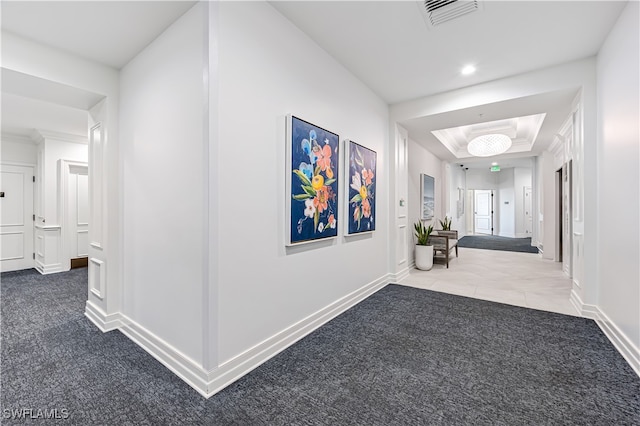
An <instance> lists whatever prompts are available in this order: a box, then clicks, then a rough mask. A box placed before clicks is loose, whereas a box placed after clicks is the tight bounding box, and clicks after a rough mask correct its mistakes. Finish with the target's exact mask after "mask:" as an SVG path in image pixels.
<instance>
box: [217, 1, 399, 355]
mask: <svg viewBox="0 0 640 426" xmlns="http://www.w3.org/2000/svg"><path fill="white" fill-rule="evenodd" d="M219 23H220V30H219V81H220V87H219V111H220V113H219V125H220V127H219V133H218V138H219V141H220V145H219V162H218V164H216V165H214V167H218V168H219V169H218V172H217V173H218V175H219V176H220V177H221V178H223V179H224V184H220V187H219V194H218V197H219V205H220V209H219V217H220V237H219V241H220V257H219V264H220V270H219V274H218V277H219V289H218V291H219V293H218V294H219V309H220V314H219V333H220V334H219V345H220V361H221V362H225V361H228V360H230V359H233V358H234V357H236V356H238V355H239V354H242V353H243V352H244V351H246V350H248V349H249V348H251V347H253V346H254V345H257V344H259V343H260V342H263V341H264V340H265V339H268V338H270V337H272V336H274V335H275V334H276V333H278V332H281V331H284V330H286V329H287V328H288V327H292V326H293V325H295V324H296V323H297V322H299V321H301V320H303V319H305V318H306V317H308V316H310V315H312V314H314V313H316V312H318V311H319V310H321V309H323V308H325V307H327V306H329V305H330V304H334V303H335V302H337V301H338V300H339V299H341V298H343V297H345V296H347V295H349V294H350V293H352V292H354V291H356V290H358V289H360V288H362V287H363V286H365V285H367V284H369V283H372V282H374V281H376V280H378V279H380V278H381V277H384V276H385V275H386V273H387V265H388V260H387V257H388V228H387V223H388V221H389V217H388V211H389V206H388V187H387V185H386V182H387V181H388V180H389V176H388V175H387V171H388V155H389V153H388V134H389V131H388V108H387V106H386V104H385V103H384V102H383V101H382V100H381V99H379V98H378V97H377V96H376V95H374V94H373V93H372V92H371V91H370V90H369V89H368V88H367V87H365V86H364V85H363V84H362V83H361V82H360V81H359V80H358V79H356V78H355V77H354V76H353V75H351V74H350V73H349V72H348V71H346V70H345V69H344V67H343V66H342V65H340V64H339V63H337V62H336V61H335V60H334V59H333V58H332V57H330V56H329V55H328V54H327V53H326V52H325V51H324V50H322V49H321V48H320V47H318V46H317V45H316V44H315V43H314V42H313V41H311V40H310V39H309V38H308V37H307V36H306V35H305V34H303V33H302V32H301V31H300V30H299V29H298V28H296V27H295V26H294V25H293V24H292V23H291V22H289V21H288V20H286V19H285V18H284V17H283V16H281V15H280V14H279V13H278V12H277V11H276V10H274V9H273V8H272V7H271V6H270V5H269V4H267V3H260V2H255V3H244V2H221V3H219ZM288 113H293V114H295V115H297V116H299V117H301V118H303V119H305V120H308V121H311V122H312V123H314V124H316V125H318V126H321V127H324V128H326V129H328V130H331V131H333V132H335V133H337V134H339V135H340V139H341V140H342V139H345V138H348V139H353V140H355V141H356V142H358V143H361V144H363V145H365V146H367V147H369V148H371V149H373V150H375V151H377V155H378V156H377V160H378V173H377V177H378V187H377V201H376V202H377V207H376V209H377V212H378V217H377V221H376V231H375V232H374V233H373V234H370V235H366V236H361V237H355V238H354V237H351V238H349V239H346V238H344V237H340V238H338V239H336V240H333V241H330V242H324V243H313V244H309V245H305V246H299V247H293V248H291V249H285V245H284V244H285V241H284V240H285V230H284V223H285V221H284V217H285V214H286V212H285V199H284V196H285V195H284V194H285V188H284V186H285V172H284V170H285V161H284V158H285V131H284V129H285V127H284V126H285V115H286V114H288ZM341 167H343V166H342V163H341ZM340 173H341V174H342V173H343V170H340ZM341 189H342V188H341ZM343 195H344V194H340V196H341V197H342V196H343ZM340 208H344V203H343V202H342V201H341V204H340ZM341 226H342V225H341ZM340 234H342V230H341V231H340Z"/></svg>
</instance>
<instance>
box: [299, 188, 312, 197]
mask: <svg viewBox="0 0 640 426" xmlns="http://www.w3.org/2000/svg"><path fill="white" fill-rule="evenodd" d="M300 186H302V190H303V191H304V192H306V193H307V194H309V195H311V196H312V197H315V196H316V190H315V189H313V188H312V187H310V186H305V185H300Z"/></svg>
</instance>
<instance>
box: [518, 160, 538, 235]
mask: <svg viewBox="0 0 640 426" xmlns="http://www.w3.org/2000/svg"><path fill="white" fill-rule="evenodd" d="M531 174H532V173H531V169H529V168H526V167H516V168H514V169H513V190H514V196H515V213H514V214H515V236H516V237H517V238H525V237H530V236H531V235H527V234H526V232H525V219H524V216H525V215H524V213H525V212H524V203H525V201H524V189H525V188H527V187H531V188H532V187H533V184H532V177H531ZM531 208H532V209H533V203H532V204H531ZM532 212H533V210H532V211H530V212H529V213H530V214H531V215H532V217H533V213H532Z"/></svg>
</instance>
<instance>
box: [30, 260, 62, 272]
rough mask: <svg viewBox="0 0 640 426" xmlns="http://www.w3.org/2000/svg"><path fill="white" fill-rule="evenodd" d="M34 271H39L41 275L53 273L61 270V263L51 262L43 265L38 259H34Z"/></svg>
mask: <svg viewBox="0 0 640 426" xmlns="http://www.w3.org/2000/svg"><path fill="white" fill-rule="evenodd" d="M35 268H36V271H38V272H40V273H41V274H42V275H49V274H55V273H57V272H63V269H62V264H61V263H52V264H49V265H45V264H44V263H42V262H41V261H40V260H38V259H36V261H35Z"/></svg>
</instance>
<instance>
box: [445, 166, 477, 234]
mask: <svg viewBox="0 0 640 426" xmlns="http://www.w3.org/2000/svg"><path fill="white" fill-rule="evenodd" d="M445 168H446V172H447V175H448V181H449V203H448V208H447V211H446V212H445V214H447V215H448V216H449V217H450V218H451V229H455V230H457V231H458V238H462V237H464V236H465V235H466V234H467V225H466V215H467V214H468V212H469V209H470V208H472V207H471V206H468V205H467V194H466V186H467V183H466V181H467V175H466V171H465V170H464V169H463V168H462V167H460V166H456V165H452V164H447V165H446V167H445ZM458 188H462V189H463V191H462V194H461V195H460V196H461V197H462V201H463V203H464V213H463V214H462V215H461V216H460V217H458V197H459V193H458Z"/></svg>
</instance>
